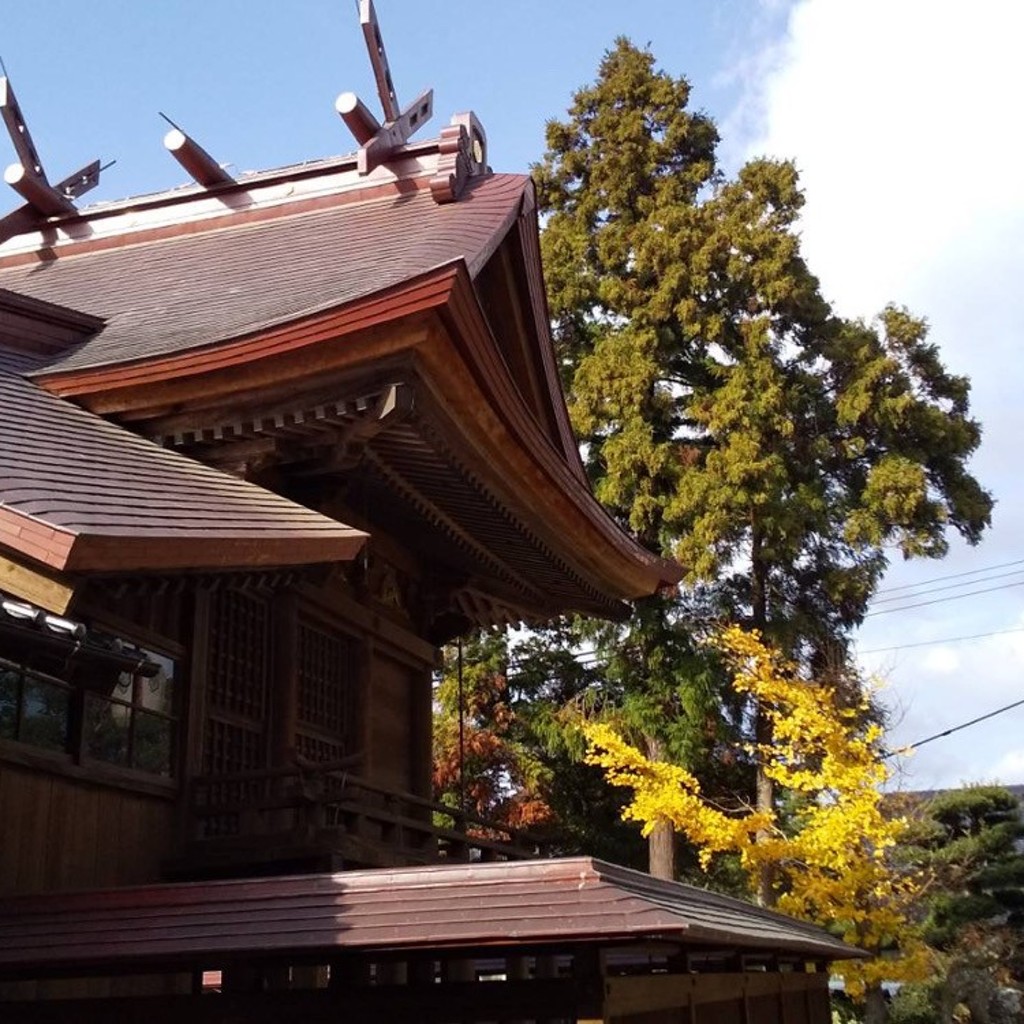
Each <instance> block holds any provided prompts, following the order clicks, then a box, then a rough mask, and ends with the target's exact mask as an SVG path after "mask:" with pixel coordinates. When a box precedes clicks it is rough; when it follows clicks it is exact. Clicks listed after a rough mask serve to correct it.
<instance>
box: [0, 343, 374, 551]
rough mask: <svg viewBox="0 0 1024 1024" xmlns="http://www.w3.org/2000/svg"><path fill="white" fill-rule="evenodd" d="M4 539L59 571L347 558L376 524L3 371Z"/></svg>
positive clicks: (0, 532) (0, 513)
mask: <svg viewBox="0 0 1024 1024" xmlns="http://www.w3.org/2000/svg"><path fill="white" fill-rule="evenodd" d="M5 366H7V367H9V368H11V369H13V368H14V364H13V362H12V361H10V360H0V409H2V410H3V416H0V549H2V548H4V547H6V548H9V549H11V550H13V551H15V552H17V553H19V554H22V555H25V556H27V557H29V558H31V559H34V560H35V561H37V562H41V563H43V564H45V565H48V566H50V567H52V568H55V569H58V570H67V571H76V570H83V571H84V570H90V569H104V570H124V571H141V570H146V569H172V568H180V569H186V568H188V569H202V568H215V567H219V568H225V569H228V568H250V567H262V566H274V565H300V564H307V563H316V562H331V561H343V560H348V559H351V558H353V557H355V555H356V553H357V552H358V551H359V549H360V548H361V547H362V546H363V543H364V542H365V540H366V534H365V533H363V532H362V531H360V530H355V529H353V528H351V527H349V526H346V525H345V524H343V523H338V522H336V521H334V520H333V519H329V518H328V517H327V516H323V515H320V514H319V513H317V512H313V511H311V510H310V509H307V508H304V507H303V506H301V505H297V504H295V503H294V502H291V501H288V500H287V499H285V498H282V497H280V496H279V495H277V494H273V493H272V492H270V491H267V490H264V489H263V488H261V487H257V486H255V485H254V484H250V483H246V482H245V481H243V480H239V479H237V478H236V477H233V476H230V475H229V474H227V473H223V472H221V471H219V470H217V469H213V468H211V467H209V466H204V465H203V464H202V463H199V462H196V461H195V460H193V459H190V458H187V457H186V456H183V455H179V454H177V453H175V452H172V451H168V450H166V449H164V448H161V447H160V446H159V445H156V444H153V443H152V442H150V441H147V440H145V439H144V438H141V437H138V436H136V435H135V434H132V433H130V432H129V431H127V430H125V429H124V428H122V427H119V426H117V425H116V424H113V423H109V422H107V421H106V420H103V419H101V418H100V417H98V416H95V415H93V414H92V413H89V412H86V411H84V410H82V409H79V408H78V407H77V406H74V405H72V404H71V403H69V402H65V401H62V400H61V399H59V398H56V397H55V396H53V395H50V394H48V393H47V392H45V391H42V390H41V389H40V388H38V387H37V386H36V385H34V384H32V383H30V382H28V381H26V380H23V379H21V378H20V377H16V376H14V375H13V374H11V373H8V372H5V371H4V367H5Z"/></svg>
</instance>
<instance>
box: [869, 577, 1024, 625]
mask: <svg viewBox="0 0 1024 1024" xmlns="http://www.w3.org/2000/svg"><path fill="white" fill-rule="evenodd" d="M1022 586H1024V580H1019V581H1018V582H1017V583H1003V584H1002V585H1000V586H998V587H985V588H984V589H982V590H969V591H967V593H966V594H950V595H949V596H948V597H936V598H934V599H933V600H931V601H918V602H917V603H916V604H904V605H900V607H899V608H879V609H878V610H877V611H870V612H867V613H866V614H865V616H864V618H869V617H870V616H872V615H888V614H889V613H890V612H909V611H910V610H911V609H912V608H925V607H927V606H928V605H932V604H943V603H944V602H946V601H960V600H962V599H963V598H965V597H975V596H976V595H977V594H991V593H993V592H994V591H996V590H1009V589H1010V588H1011V587H1022ZM907 596H908V597H909V596H912V595H909V594H908V595H907Z"/></svg>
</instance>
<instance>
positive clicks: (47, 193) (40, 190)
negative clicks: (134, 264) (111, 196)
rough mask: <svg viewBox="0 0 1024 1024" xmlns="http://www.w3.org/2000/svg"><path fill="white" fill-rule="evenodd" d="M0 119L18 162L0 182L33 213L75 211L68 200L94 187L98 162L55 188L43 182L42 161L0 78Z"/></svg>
mask: <svg viewBox="0 0 1024 1024" xmlns="http://www.w3.org/2000/svg"><path fill="white" fill-rule="evenodd" d="M0 117H2V118H3V122H4V125H5V126H6V128H7V133H8V134H9V135H10V137H11V142H12V143H13V145H14V151H15V153H17V155H18V161H17V162H16V163H13V164H11V165H10V166H9V167H8V168H7V170H6V171H4V180H5V181H6V182H7V184H8V185H10V186H11V187H12V188H13V189H14V190H15V191H16V192H17V193H18V194H19V195H20V196H21V197H22V198H23V199H24V200H25V201H26V202H27V203H29V204H30V205H31V206H32V207H33V208H34V209H35V210H36V211H38V212H39V213H41V214H43V216H46V217H61V216H64V215H66V214H69V213H74V212H75V204H74V203H73V202H72V199H75V198H77V197H78V196H80V195H82V194H83V193H84V192H88V191H89V189H91V188H95V187H96V185H98V184H99V180H100V171H101V170H102V168H101V167H100V162H99V160H94V161H93V162H92V163H91V164H87V165H86V166H85V167H83V168H82V169H81V170H79V171H75V173H74V174H71V175H69V176H68V177H67V178H65V179H64V180H63V181H61V182H58V184H57V185H51V184H50V182H49V181H48V180H47V177H46V171H45V170H43V162H42V160H41V159H40V156H39V152H38V151H37V150H36V147H35V143H34V142H33V141H32V135H31V133H30V132H29V130H28V125H27V124H26V123H25V118H24V115H23V114H22V112H21V107H20V106H19V105H18V100H17V98H16V97H15V95H14V89H13V88H12V87H11V83H10V80H9V79H8V78H7V77H6V76H5V77H3V78H0Z"/></svg>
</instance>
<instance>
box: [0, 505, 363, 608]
mask: <svg viewBox="0 0 1024 1024" xmlns="http://www.w3.org/2000/svg"><path fill="white" fill-rule="evenodd" d="M365 543H366V534H365V533H363V532H362V531H360V530H354V529H351V528H350V527H346V526H345V525H344V524H342V523H338V524H337V529H336V530H333V531H331V532H329V533H328V532H324V533H308V534H304V533H302V532H301V531H299V530H296V531H293V532H292V531H288V530H285V529H281V530H279V531H275V532H271V533H263V534H258V535H255V534H250V533H241V532H240V533H239V534H238V535H235V536H226V535H224V534H218V535H216V536H196V535H195V533H194V532H192V531H186V530H184V529H181V530H175V529H174V528H173V527H166V526H163V527H158V528H154V529H152V530H146V529H145V527H141V528H139V529H135V530H131V531H128V530H118V529H115V528H105V527H102V526H100V527H97V528H96V531H95V532H89V530H88V527H82V528H79V529H68V528H65V527H61V526H54V525H52V524H50V523H47V522H46V521H45V520H44V519H42V518H40V517H37V516H29V515H25V514H24V513H21V512H19V511H17V510H15V509H10V508H0V559H3V560H4V561H6V560H8V559H10V558H11V557H12V556H11V555H10V554H8V555H5V554H4V550H5V549H6V550H7V551H9V552H12V553H14V557H15V558H17V556H20V558H21V559H29V560H31V563H38V565H41V566H45V567H47V568H48V569H50V570H56V571H58V572H61V573H91V572H103V573H118V572H161V571H173V570H196V569H225V570H227V569H243V568H244V569H264V568H273V567H278V566H296V565H313V564H318V563H321V562H348V561H351V560H352V559H353V558H355V557H356V555H357V554H358V553H359V551H360V550H361V549H362V547H363V545H364V544H365ZM31 563H30V564H31ZM23 596H27V595H24V594H23ZM37 600H38V598H37Z"/></svg>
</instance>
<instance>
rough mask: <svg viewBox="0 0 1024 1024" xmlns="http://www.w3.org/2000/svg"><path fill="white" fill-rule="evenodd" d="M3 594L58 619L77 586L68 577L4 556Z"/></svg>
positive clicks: (0, 577) (1, 572)
mask: <svg viewBox="0 0 1024 1024" xmlns="http://www.w3.org/2000/svg"><path fill="white" fill-rule="evenodd" d="M0 590H2V591H4V592H5V593H8V594H12V595H13V596H14V597H19V598H21V599H22V600H23V601H28V602H29V603H30V604H34V605H38V606H39V607H40V608H43V609H45V610H46V611H48V612H53V614H54V615H63V614H64V613H65V612H66V611H67V610H68V606H69V605H70V604H71V599H72V598H73V597H74V596H75V587H74V584H72V583H71V582H70V581H69V580H67V579H66V578H65V577H62V576H57V575H56V574H52V573H47V572H41V571H40V570H39V569H33V568H30V567H29V566H27V565H24V564H23V563H21V562H17V561H14V560H13V559H11V558H9V557H6V556H4V555H0Z"/></svg>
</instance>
